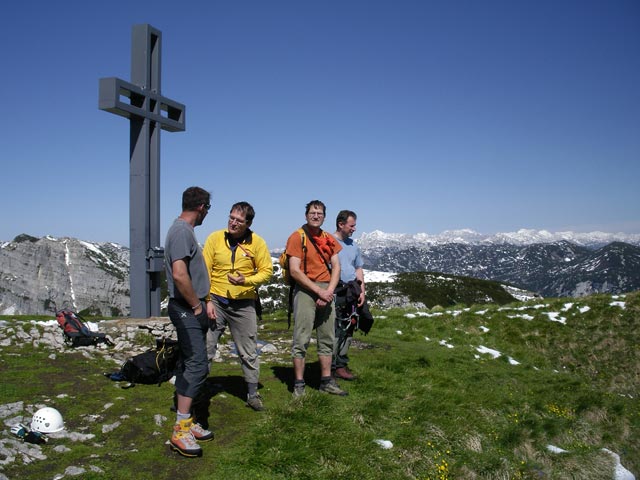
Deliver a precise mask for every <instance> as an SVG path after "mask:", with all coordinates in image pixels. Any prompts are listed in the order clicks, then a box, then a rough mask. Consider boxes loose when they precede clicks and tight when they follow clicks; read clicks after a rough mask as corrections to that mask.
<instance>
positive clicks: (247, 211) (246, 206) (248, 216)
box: [229, 202, 256, 223]
mask: <svg viewBox="0 0 640 480" xmlns="http://www.w3.org/2000/svg"><path fill="white" fill-rule="evenodd" d="M234 210H240V211H241V212H242V213H243V214H244V219H245V220H246V222H247V223H251V222H253V218H254V217H255V216H256V211H255V210H254V209H253V207H252V206H251V204H250V203H248V202H238V203H234V204H233V205H232V206H231V210H229V213H231V212H233V211H234Z"/></svg>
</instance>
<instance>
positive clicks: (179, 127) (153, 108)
mask: <svg viewBox="0 0 640 480" xmlns="http://www.w3.org/2000/svg"><path fill="white" fill-rule="evenodd" d="M123 97H124V98H128V99H129V102H128V103H127V102H124V101H123V100H122V98H123ZM98 108H99V109H100V110H105V111H107V112H111V113H115V114H116V115H120V116H122V117H125V118H128V119H132V118H148V119H149V120H151V121H153V122H156V123H157V124H158V125H160V128H162V130H166V131H167V132H183V131H184V130H185V128H186V127H185V122H184V120H185V114H184V112H185V110H186V107H185V106H184V105H183V104H181V103H178V102H175V101H173V100H170V99H168V98H166V97H163V96H162V95H159V94H157V93H155V92H152V91H150V90H145V89H142V88H140V87H138V86H137V85H134V84H133V83H129V82H125V81H124V80H121V79H119V78H115V77H109V78H101V79H100V98H99V104H98Z"/></svg>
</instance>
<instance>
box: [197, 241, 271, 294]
mask: <svg viewBox="0 0 640 480" xmlns="http://www.w3.org/2000/svg"><path fill="white" fill-rule="evenodd" d="M227 235H228V232H227V230H218V231H216V232H213V233H212V234H210V235H209V237H207V241H206V242H205V244H204V249H203V251H202V254H203V255H204V261H205V263H206V264H207V271H208V272H209V279H210V280H211V294H212V295H219V296H221V297H225V298H229V299H234V300H238V299H247V298H254V297H255V295H256V287H258V285H260V284H262V283H265V282H266V281H268V280H269V279H270V278H271V275H272V274H273V263H272V261H271V255H270V254H269V249H268V248H267V244H266V242H265V241H264V240H263V239H262V237H260V236H258V235H256V234H255V233H253V232H251V231H248V235H247V236H246V237H245V239H244V241H243V242H242V243H239V244H237V246H236V247H235V249H233V248H232V247H231V245H230V244H229V240H228V238H227ZM234 250H235V252H234ZM236 272H237V273H241V274H242V275H244V277H245V283H244V285H232V284H231V283H230V282H229V280H228V279H227V274H229V273H236Z"/></svg>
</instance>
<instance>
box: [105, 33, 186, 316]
mask: <svg viewBox="0 0 640 480" xmlns="http://www.w3.org/2000/svg"><path fill="white" fill-rule="evenodd" d="M131 38H132V41H131V82H126V81H124V80H121V79H119V78H115V77H109V78H101V79H100V87H99V103H98V108H99V109H100V110H106V111H107V112H111V113H115V114H116V115H121V116H123V117H125V118H128V119H129V121H130V152H129V153H130V163H129V172H130V173H129V175H130V176H129V243H130V245H129V248H130V252H131V253H130V259H131V260H130V267H129V285H130V299H131V307H130V316H131V317H133V318H149V317H157V316H160V302H161V299H162V298H161V278H162V277H161V273H162V272H163V271H164V249H163V248H162V247H161V246H160V130H161V129H162V130H166V131H168V132H182V131H184V130H185V110H186V107H185V106H184V105H182V104H181V103H178V102H175V101H173V100H170V99H168V98H166V97H163V96H162V95H161V94H160V58H161V44H162V33H161V32H160V31H159V30H157V29H155V28H153V27H152V26H151V25H148V24H142V25H134V26H133V29H132V37H131Z"/></svg>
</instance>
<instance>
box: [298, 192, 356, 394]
mask: <svg viewBox="0 0 640 480" xmlns="http://www.w3.org/2000/svg"><path fill="white" fill-rule="evenodd" d="M325 215H326V207H325V205H324V203H322V202H321V201H320V200H312V201H311V202H309V203H308V204H307V205H306V210H305V217H306V220H307V223H306V224H305V225H303V226H302V230H303V233H301V232H299V231H297V230H296V231H295V232H293V233H292V234H291V235H290V236H289V238H288V240H287V247H286V251H287V255H288V256H289V272H290V275H291V278H292V279H293V280H294V281H295V284H296V286H295V290H294V297H293V318H294V327H293V346H292V350H291V355H292V357H293V370H294V375H295V382H294V386H293V396H294V397H301V396H303V395H304V393H305V381H304V370H305V359H306V354H307V347H308V345H309V342H310V340H311V335H312V333H313V329H314V328H315V330H316V336H317V345H318V360H319V362H320V375H321V379H320V388H319V390H320V391H321V392H325V393H331V394H333V395H340V396H344V395H347V392H345V391H344V390H342V389H341V388H340V387H339V386H338V384H337V383H336V381H335V379H334V378H333V377H332V376H331V357H332V355H333V344H334V340H335V325H334V317H335V305H334V301H333V293H334V290H335V288H336V286H337V285H338V281H339V280H340V262H339V260H338V252H339V251H340V250H341V249H342V247H341V246H340V244H339V243H338V242H337V241H336V240H335V239H334V238H333V237H332V236H331V235H330V234H328V233H327V232H325V231H323V230H322V228H320V227H321V226H322V224H323V223H324V219H325ZM303 235H304V236H305V237H306V238H305V239H303Z"/></svg>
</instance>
